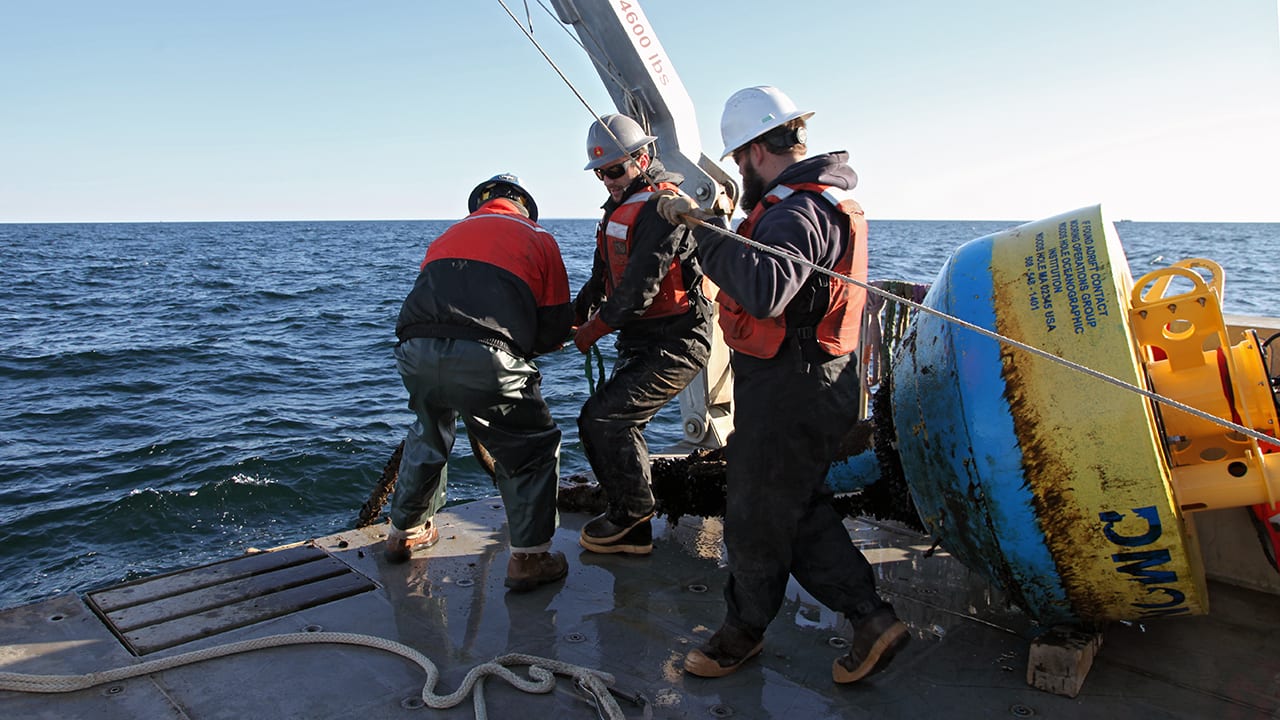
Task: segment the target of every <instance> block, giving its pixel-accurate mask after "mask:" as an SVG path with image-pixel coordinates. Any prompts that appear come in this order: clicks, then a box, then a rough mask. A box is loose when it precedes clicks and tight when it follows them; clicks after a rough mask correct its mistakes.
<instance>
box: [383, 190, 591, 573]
mask: <svg viewBox="0 0 1280 720" xmlns="http://www.w3.org/2000/svg"><path fill="white" fill-rule="evenodd" d="M468 209H469V210H470V212H471V214H470V215H468V216H467V217H466V218H464V219H462V220H460V221H459V222H457V223H455V224H454V225H452V226H451V227H449V229H447V230H445V231H444V233H443V234H441V235H440V236H439V237H437V238H436V239H435V240H434V241H432V242H431V244H430V245H429V246H428V247H427V254H426V257H425V258H424V259H423V261H422V265H421V266H420V269H419V273H418V278H417V281H416V282H415V283H414V286H413V290H412V291H411V292H410V293H409V296H408V297H407V298H405V301H404V304H403V306H402V307H401V309H400V317H399V320H398V321H397V322H396V336H397V337H398V338H399V340H400V342H399V344H398V345H396V350H395V355H396V367H397V369H398V370H399V371H400V376H401V379H402V380H403V381H404V386H405V389H407V390H408V391H409V407H410V408H411V409H412V410H413V412H414V414H415V415H416V416H417V421H416V422H414V423H413V425H411V426H410V427H409V432H408V434H407V435H406V437H405V442H404V454H403V457H402V459H401V461H400V474H399V478H398V479H397V482H396V491H395V495H394V496H393V497H392V500H391V510H390V513H389V514H390V519H391V527H390V529H389V532H388V538H387V542H386V549H385V550H384V554H385V556H386V558H387V560H388V561H389V562H393V563H402V562H405V561H407V560H408V559H409V556H410V553H412V552H413V551H414V550H415V549H422V548H429V547H431V546H432V545H435V544H436V543H437V542H438V541H439V540H440V533H439V530H437V528H436V527H435V526H434V525H433V524H432V518H433V517H434V516H435V514H436V512H437V511H438V510H439V509H440V508H441V507H442V506H443V505H444V501H445V483H446V479H447V470H448V467H447V463H448V460H449V453H450V451H451V450H452V449H453V441H454V434H455V432H456V427H457V422H458V418H459V417H461V418H462V422H463V424H465V425H466V428H467V433H468V434H469V435H470V436H471V438H472V439H473V440H474V441H478V442H479V443H480V444H481V445H483V446H484V448H485V449H486V450H488V451H489V454H490V455H492V456H493V460H494V470H495V479H496V482H497V485H498V491H499V492H500V493H501V494H502V499H503V502H504V504H505V505H506V508H507V525H508V526H509V528H510V533H511V537H510V542H511V558H510V560H509V561H508V563H507V579H506V585H507V587H508V588H510V589H511V590H513V591H516V592H521V591H526V590H532V589H533V588H535V587H537V586H539V585H542V584H544V583H549V582H554V581H556V580H559V579H560V578H563V577H564V576H565V574H566V573H567V572H568V564H567V562H566V561H565V557H564V553H561V552H551V551H550V550H551V538H552V535H554V534H555V527H556V492H557V488H558V485H559V477H560V428H559V427H557V426H556V423H555V421H554V420H552V418H551V411H550V409H549V408H548V407H547V403H546V401H545V400H543V398H542V391H541V376H540V375H539V374H538V368H537V367H536V366H535V365H534V364H533V358H534V356H536V355H539V354H543V353H548V352H551V351H553V350H557V349H559V348H560V347H561V346H562V345H563V343H564V341H565V340H566V339H567V338H568V337H569V332H570V328H571V323H572V321H573V309H572V307H571V306H570V305H569V277H568V274H567V273H566V272H565V267H564V260H563V259H562V258H561V255H560V248H559V246H557V245H556V241H555V238H553V237H552V236H551V233H549V232H547V231H546V230H544V229H543V228H542V227H541V226H539V225H538V223H537V220H538V206H537V204H536V203H534V201H533V196H531V195H530V194H529V193H528V192H527V191H526V190H525V189H524V188H523V187H521V185H520V180H519V179H518V178H517V177H516V176H514V175H510V174H501V175H495V176H494V177H492V178H490V179H489V180H486V181H485V182H483V183H480V184H479V185H478V186H476V188H475V190H474V191H472V193H471V197H470V199H469V201H468Z"/></svg>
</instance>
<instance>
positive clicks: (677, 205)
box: [654, 190, 709, 227]
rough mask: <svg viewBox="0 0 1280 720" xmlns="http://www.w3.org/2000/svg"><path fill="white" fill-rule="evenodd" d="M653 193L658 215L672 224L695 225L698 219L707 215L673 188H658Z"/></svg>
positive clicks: (696, 204) (688, 198) (690, 199)
mask: <svg viewBox="0 0 1280 720" xmlns="http://www.w3.org/2000/svg"><path fill="white" fill-rule="evenodd" d="M654 194H655V195H656V196H657V197H658V208H657V209H658V215H660V216H661V217H662V219H663V220H666V221H667V222H669V223H671V224H672V225H680V224H682V223H683V224H685V225H688V226H689V227H697V225H698V221H699V220H702V219H704V218H706V217H709V216H708V215H707V214H706V213H705V212H703V211H702V209H701V208H699V207H698V203H696V202H694V201H693V198H691V197H689V196H687V195H681V194H680V193H677V192H676V191H674V190H659V191H658V192H656V193H654Z"/></svg>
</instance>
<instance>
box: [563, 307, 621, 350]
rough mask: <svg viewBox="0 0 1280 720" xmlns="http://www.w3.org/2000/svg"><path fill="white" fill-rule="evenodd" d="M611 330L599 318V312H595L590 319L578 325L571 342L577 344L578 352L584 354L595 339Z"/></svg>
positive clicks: (611, 330)
mask: <svg viewBox="0 0 1280 720" xmlns="http://www.w3.org/2000/svg"><path fill="white" fill-rule="evenodd" d="M611 332H613V328H611V327H609V326H608V325H605V324H604V321H603V320H601V319H600V313H596V314H595V315H592V316H591V319H590V320H588V321H586V322H585V323H583V324H582V325H581V326H579V327H578V332H577V333H575V334H574V336H573V344H574V345H575V346H577V348H578V352H580V353H582V354H583V355H586V354H587V353H588V352H590V350H591V346H592V345H595V344H596V341H597V340H599V339H600V338H602V337H604V336H605V335H608V334H609V333H611Z"/></svg>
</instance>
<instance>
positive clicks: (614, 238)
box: [596, 182, 689, 318]
mask: <svg viewBox="0 0 1280 720" xmlns="http://www.w3.org/2000/svg"><path fill="white" fill-rule="evenodd" d="M650 187H651V188H653V187H654V186H650ZM656 188H657V189H658V190H677V188H676V186H675V185H673V184H671V183H668V182H660V183H658V184H657V186H656ZM653 193H654V190H653V189H650V190H645V191H643V192H638V193H636V194H634V195H632V196H631V197H629V198H627V199H626V200H625V201H624V202H623V203H622V204H621V205H619V206H618V207H616V208H614V210H613V212H612V213H611V214H610V215H609V220H608V222H606V223H604V224H603V225H602V227H601V229H600V232H599V233H598V234H597V236H596V251H597V252H599V253H600V257H602V258H604V261H605V266H606V268H607V270H608V272H607V273H606V274H605V277H604V286H605V295H606V296H609V295H612V294H613V291H614V289H615V288H617V287H618V285H619V284H621V283H622V276H623V274H624V273H625V272H626V270H627V263H628V262H629V261H630V260H631V246H632V242H633V235H634V234H635V223H636V218H637V217H639V216H640V210H641V208H643V207H644V204H645V203H646V202H648V200H649V198H651V197H653ZM688 309H689V297H688V294H687V292H686V290H685V287H684V273H683V272H681V270H680V258H679V257H675V258H673V259H672V260H671V267H670V268H668V269H667V274H666V275H665V276H664V277H663V278H662V282H661V283H659V284H658V292H657V294H656V295H654V296H653V301H652V302H651V303H650V304H649V307H648V308H645V311H644V314H643V315H641V317H643V318H657V317H667V316H670V315H679V314H681V313H683V312H685V311H687V310H688Z"/></svg>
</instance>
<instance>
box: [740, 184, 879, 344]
mask: <svg viewBox="0 0 1280 720" xmlns="http://www.w3.org/2000/svg"><path fill="white" fill-rule="evenodd" d="M798 191H806V192H812V193H817V194H818V195H821V196H822V197H823V198H824V199H825V200H826V201H827V202H829V203H831V205H832V206H834V207H835V209H836V210H838V211H839V212H841V213H844V214H845V215H847V216H849V247H848V248H847V249H846V250H845V252H844V254H843V255H841V256H840V258H839V259H838V260H837V261H836V266H835V267H834V268H832V270H834V271H835V272H837V273H839V274H841V275H845V276H847V277H852V278H854V279H855V280H862V281H864V282H865V281H866V278H867V221H866V218H865V217H864V216H863V212H862V206H861V205H859V204H858V203H857V201H855V200H854V199H853V198H852V197H851V196H850V193H849V191H848V190H843V189H841V188H837V187H833V186H831V185H822V184H820V183H795V184H791V185H778V186H777V187H775V188H773V189H772V190H770V191H769V193H768V194H767V195H765V196H764V197H763V198H761V200H760V203H759V204H758V205H756V207H755V209H754V210H752V212H751V215H750V217H748V218H747V219H746V220H744V221H743V222H742V224H741V225H740V226H739V227H738V232H739V233H740V234H741V235H743V236H744V237H748V238H749V237H751V231H752V229H753V228H754V227H755V225H756V223H757V222H759V220H760V216H761V215H763V214H764V213H765V212H766V211H767V210H768V209H769V208H770V207H771V206H773V205H774V204H776V203H778V202H780V201H782V200H783V199H785V198H787V197H789V196H790V195H791V194H792V193H795V192H798ZM823 277H826V276H823ZM816 279H818V274H817V273H815V274H814V275H813V276H812V277H811V278H810V282H813V281H814V280H816ZM829 280H830V287H829V292H828V300H827V310H826V313H825V314H824V315H823V316H822V319H821V320H819V321H818V325H817V327H816V328H814V336H815V338H816V340H817V342H818V346H819V347H820V348H822V350H823V352H826V353H827V354H828V355H847V354H849V353H851V352H853V351H854V350H857V349H858V335H859V333H860V331H861V329H862V309H863V307H864V306H865V305H866V304H867V291H866V290H864V289H863V288H860V287H858V286H857V285H854V284H853V283H850V282H846V281H844V280H839V279H837V278H829ZM716 300H717V302H719V303H720V328H721V329H722V330H723V331H724V339H725V342H726V343H728V345H729V347H731V348H733V349H734V350H736V351H738V352H741V353H746V354H747V355H751V356H752V357H758V358H765V359H768V358H771V357H773V356H774V355H777V354H778V349H779V348H781V347H782V341H783V340H784V339H785V338H786V336H787V321H786V313H785V312H783V314H782V315H779V316H778V317H774V318H765V319H760V318H756V317H753V316H752V315H751V314H749V313H748V312H747V311H746V310H745V309H743V307H742V305H740V304H739V303H738V301H736V300H734V299H733V298H731V297H729V296H728V294H726V293H725V292H724V291H723V290H721V292H720V294H719V295H718V296H717V297H716Z"/></svg>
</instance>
